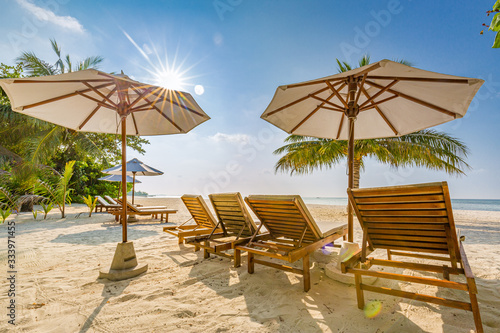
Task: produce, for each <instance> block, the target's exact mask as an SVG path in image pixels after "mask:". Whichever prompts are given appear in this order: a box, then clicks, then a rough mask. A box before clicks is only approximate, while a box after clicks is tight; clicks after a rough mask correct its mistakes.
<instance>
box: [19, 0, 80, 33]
mask: <svg viewBox="0 0 500 333" xmlns="http://www.w3.org/2000/svg"><path fill="white" fill-rule="evenodd" d="M16 2H17V3H18V4H19V5H20V6H21V7H23V8H24V9H26V10H27V11H28V12H30V13H31V14H33V15H34V16H35V17H36V18H37V19H38V20H40V21H41V22H50V23H52V24H55V25H58V26H60V27H61V28H65V29H69V30H72V31H75V32H79V33H84V32H85V29H84V28H83V26H82V25H81V24H80V22H78V20H77V19H76V18H74V17H71V16H58V15H56V14H55V13H54V12H53V11H50V10H48V9H45V8H42V7H38V6H37V5H35V4H34V3H32V2H30V1H28V0H16ZM56 9H57V8H56Z"/></svg>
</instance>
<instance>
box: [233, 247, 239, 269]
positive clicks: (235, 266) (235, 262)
mask: <svg viewBox="0 0 500 333" xmlns="http://www.w3.org/2000/svg"><path fill="white" fill-rule="evenodd" d="M240 266H241V250H236V249H235V250H234V268H238V267H240Z"/></svg>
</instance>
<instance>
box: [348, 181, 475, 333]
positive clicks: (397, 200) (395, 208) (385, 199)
mask: <svg viewBox="0 0 500 333" xmlns="http://www.w3.org/2000/svg"><path fill="white" fill-rule="evenodd" d="M347 193H348V195H349V198H350V200H351V202H352V203H353V208H354V211H355V212H356V215H357V217H358V220H359V223H360V224H361V227H362V228H363V243H362V248H361V249H360V250H359V251H358V252H357V253H355V254H354V256H353V257H351V258H350V259H349V260H347V261H344V262H343V263H342V271H343V272H344V273H346V272H349V273H353V274H354V276H355V282H356V292H357V298H358V307H359V308H360V309H363V308H364V296H363V293H364V292H365V291H371V292H376V293H382V294H387V295H393V296H396V297H404V298H410V299H416V300H419V301H424V302H429V303H434V304H439V305H444V306H449V307H452V308H457V309H464V310H468V311H472V313H473V316H474V322H475V325H476V330H477V332H483V327H482V324H481V317H480V314H479V307H478V303H477V298H476V294H477V288H476V283H475V280H474V275H473V274H472V271H471V269H470V266H469V263H468V262H467V257H466V255H465V251H464V247H463V245H462V240H461V239H460V237H459V236H457V232H456V230H455V223H454V220H453V213H452V209H451V201H450V195H449V192H448V184H447V183H446V182H442V183H430V184H419V185H407V186H393V187H382V188H366V189H353V190H348V191H347ZM459 239H460V241H459ZM374 249H386V250H387V256H388V260H383V259H374V258H373V257H372V258H367V257H366V256H367V255H368V254H369V252H371V251H372V250H374ZM393 256H406V257H414V258H423V259H432V260H436V261H444V262H447V263H448V265H442V264H440V265H437V264H433V265H431V264H420V263H409V262H403V261H395V260H392V257H393ZM360 263H364V265H363V266H361V265H360ZM457 264H460V267H458V265H457ZM375 265H376V266H388V267H396V268H404V269H411V270H416V271H423V272H433V273H439V274H442V278H428V277H417V276H413V275H403V274H395V273H388V272H379V271H373V270H370V267H371V266H375ZM363 275H366V276H375V277H379V278H385V279H392V280H398V281H407V282H414V283H421V284H426V285H432V286H437V287H444V288H451V289H457V290H463V291H465V292H467V293H468V294H469V298H470V303H468V302H462V301H456V300H450V299H446V298H442V297H436V296H429V295H423V294H417V293H412V292H407V291H401V290H396V289H390V288H385V287H376V286H371V285H365V284H363V281H362V276H363ZM450 275H457V276H463V277H465V281H466V283H462V282H454V281H451V280H450Z"/></svg>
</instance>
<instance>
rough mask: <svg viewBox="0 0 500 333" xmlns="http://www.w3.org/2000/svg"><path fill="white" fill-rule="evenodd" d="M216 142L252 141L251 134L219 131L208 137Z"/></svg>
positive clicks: (238, 142)
mask: <svg viewBox="0 0 500 333" xmlns="http://www.w3.org/2000/svg"><path fill="white" fill-rule="evenodd" d="M208 138H209V139H210V140H213V141H215V142H229V143H237V144H245V143H249V142H250V136H249V135H247V134H225V133H217V134H215V135H212V136H209V137H208Z"/></svg>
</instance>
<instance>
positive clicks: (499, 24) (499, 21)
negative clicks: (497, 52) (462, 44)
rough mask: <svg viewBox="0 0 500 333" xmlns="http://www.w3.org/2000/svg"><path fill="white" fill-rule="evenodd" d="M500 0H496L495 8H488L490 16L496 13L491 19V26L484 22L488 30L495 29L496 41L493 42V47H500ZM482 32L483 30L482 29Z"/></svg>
mask: <svg viewBox="0 0 500 333" xmlns="http://www.w3.org/2000/svg"><path fill="white" fill-rule="evenodd" d="M499 12H500V0H497V1H495V3H494V4H493V9H492V10H488V11H487V12H486V13H487V15H488V16H489V15H490V14H492V13H496V14H495V15H494V16H493V18H492V19H491V23H490V25H489V26H487V25H486V24H484V23H483V25H484V26H487V27H488V30H491V31H495V32H496V35H495V41H494V42H493V45H492V46H491V47H492V48H499V47H500V13H499ZM481 34H483V32H482V31H481Z"/></svg>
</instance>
